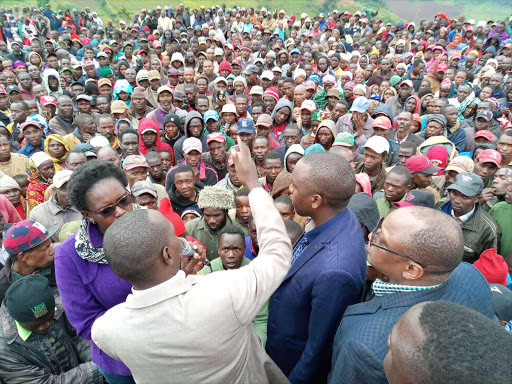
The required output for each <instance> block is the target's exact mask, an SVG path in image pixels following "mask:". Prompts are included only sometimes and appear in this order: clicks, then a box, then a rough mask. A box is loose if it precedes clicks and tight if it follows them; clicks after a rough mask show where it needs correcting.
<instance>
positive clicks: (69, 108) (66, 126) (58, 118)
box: [48, 95, 75, 136]
mask: <svg viewBox="0 0 512 384" xmlns="http://www.w3.org/2000/svg"><path fill="white" fill-rule="evenodd" d="M48 124H49V126H50V128H51V129H52V132H53V133H55V134H57V135H61V136H66V135H67V134H70V133H72V132H73V130H74V129H75V125H74V123H73V101H72V100H71V98H70V97H69V96H65V95H62V96H59V97H58V99H57V114H56V115H55V117H54V118H53V119H51V120H50V122H49V123H48Z"/></svg>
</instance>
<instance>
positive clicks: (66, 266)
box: [55, 236, 106, 340]
mask: <svg viewBox="0 0 512 384" xmlns="http://www.w3.org/2000/svg"><path fill="white" fill-rule="evenodd" d="M80 264H83V265H80ZM87 264H89V265H87ZM90 268H97V265H95V264H93V263H89V262H87V261H84V260H82V259H80V257H79V256H78V254H77V253H76V250H75V236H71V237H70V238H68V239H67V240H66V241H65V242H64V243H62V244H61V245H59V246H58V247H57V249H56V250H55V275H56V278H57V286H58V288H59V293H60V295H61V298H62V304H63V305H64V310H65V312H66V315H67V317H68V319H69V321H70V323H71V324H72V325H73V327H75V329H76V331H77V333H78V334H79V335H80V337H82V338H84V339H87V340H91V328H92V324H93V323H94V320H96V319H97V318H98V317H100V316H101V315H103V313H105V311H106V308H104V307H103V305H101V303H99V302H98V300H97V299H96V297H95V295H94V294H93V292H92V291H91V290H90V289H89V286H88V285H86V284H84V282H83V280H82V275H81V274H80V273H79V271H80V272H84V270H86V269H90Z"/></svg>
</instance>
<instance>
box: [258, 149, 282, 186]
mask: <svg viewBox="0 0 512 384" xmlns="http://www.w3.org/2000/svg"><path fill="white" fill-rule="evenodd" d="M263 168H264V170H265V177H260V178H259V180H260V183H261V185H262V186H263V188H264V189H265V191H267V192H268V193H270V194H272V188H273V186H274V181H275V180H276V177H277V175H279V173H280V172H281V171H282V170H283V160H282V159H281V156H280V155H279V154H278V153H276V152H269V153H267V154H266V155H265V157H264V159H263Z"/></svg>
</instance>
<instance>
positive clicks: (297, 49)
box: [290, 48, 300, 55]
mask: <svg viewBox="0 0 512 384" xmlns="http://www.w3.org/2000/svg"><path fill="white" fill-rule="evenodd" d="M292 53H297V54H299V55H300V49H299V48H293V49H292V50H291V51H290V55H291V54H292Z"/></svg>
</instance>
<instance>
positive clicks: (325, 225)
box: [304, 209, 347, 244]
mask: <svg viewBox="0 0 512 384" xmlns="http://www.w3.org/2000/svg"><path fill="white" fill-rule="evenodd" d="M345 212H347V209H344V210H343V212H340V213H338V214H337V215H336V216H334V217H333V218H332V219H331V220H329V221H327V222H325V223H323V224H322V225H320V226H318V227H315V228H313V229H312V230H311V231H309V232H306V233H305V234H304V237H305V238H306V240H307V241H308V242H309V243H310V244H311V243H312V242H313V241H314V240H315V239H316V238H317V237H318V236H320V234H321V233H322V232H323V231H325V230H326V229H328V228H329V227H331V226H332V225H334V224H335V223H336V222H337V221H338V220H339V219H340V218H341V217H342V216H343V215H344V214H345Z"/></svg>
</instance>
